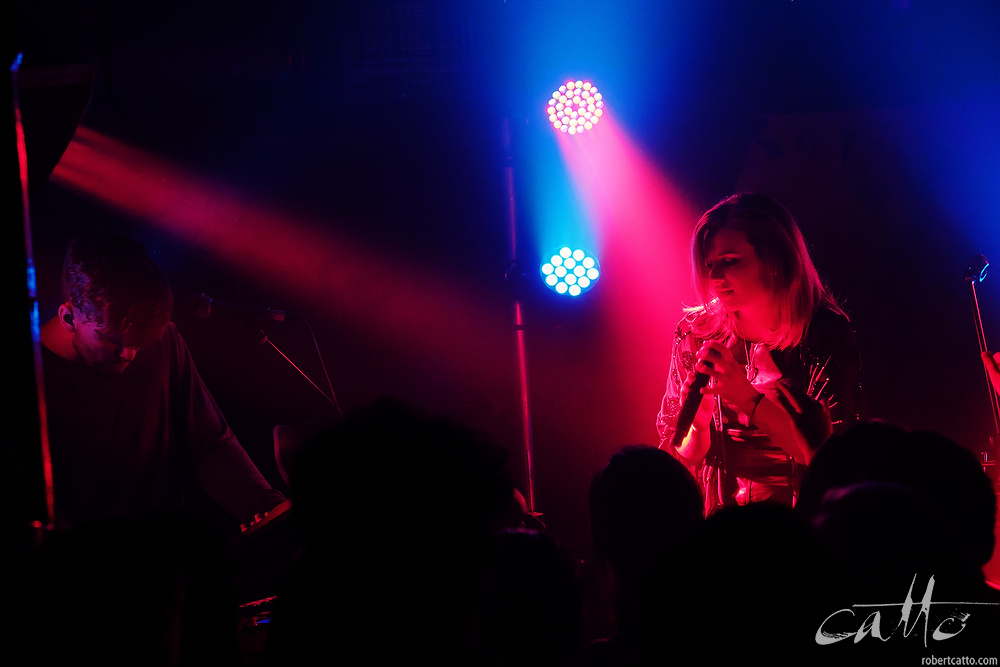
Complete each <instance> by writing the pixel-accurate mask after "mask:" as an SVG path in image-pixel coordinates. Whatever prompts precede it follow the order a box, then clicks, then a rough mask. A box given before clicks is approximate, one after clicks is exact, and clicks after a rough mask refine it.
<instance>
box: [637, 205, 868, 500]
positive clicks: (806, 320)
mask: <svg viewBox="0 0 1000 667" xmlns="http://www.w3.org/2000/svg"><path fill="white" fill-rule="evenodd" d="M691 255H692V261H693V272H694V282H695V286H696V290H697V293H698V297H699V299H700V300H701V305H700V306H697V307H694V308H686V309H685V316H684V318H683V319H682V320H681V322H680V324H679V325H678V327H677V330H676V333H675V336H674V341H673V350H672V353H671V363H670V371H669V376H668V379H667V390H666V394H665V395H664V397H663V402H662V404H661V407H660V412H659V415H658V416H657V420H656V425H657V430H658V431H659V434H660V447H661V448H662V449H666V450H668V451H669V452H670V453H671V454H672V455H673V456H675V457H676V458H677V459H678V460H680V461H681V462H682V463H684V464H686V465H687V466H688V467H689V468H690V469H691V471H692V472H693V473H694V474H695V476H696V478H697V479H698V480H699V482H700V483H701V485H702V490H703V492H704V495H705V512H706V515H707V514H709V513H711V512H713V511H714V510H716V509H718V508H719V507H723V506H728V505H745V504H747V503H750V502H757V501H762V500H772V501H777V502H782V503H785V504H789V505H791V504H793V503H794V501H795V496H796V493H797V491H798V484H799V479H800V476H801V473H802V472H803V471H804V467H805V466H806V465H808V463H809V461H810V459H811V458H812V455H813V452H815V451H816V449H817V448H818V447H819V446H820V445H821V444H822V443H823V442H824V441H825V440H826V438H827V437H829V436H830V435H831V433H833V432H834V431H837V432H839V431H841V430H842V429H845V428H847V427H848V426H850V425H851V424H854V423H856V422H857V421H858V411H859V404H860V375H861V370H860V357H859V354H858V350H857V345H856V343H855V340H854V333H853V331H852V330H851V326H850V323H849V322H848V318H847V316H846V315H845V314H844V311H843V310H841V308H840V306H839V305H838V304H837V302H836V300H835V299H834V298H833V296H832V295H831V294H830V292H829V291H827V289H826V287H825V286H824V285H823V284H822V282H821V281H820V278H819V274H818V273H817V272H816V268H815V266H813V262H812V259H810V257H809V253H808V251H807V250H806V245H805V241H804V240H803V238H802V233H801V232H800V231H799V228H798V226H797V225H796V224H795V220H794V219H793V218H792V216H791V214H790V213H789V212H788V210H787V209H786V208H785V207H784V206H782V205H781V204H779V203H778V202H777V201H775V200H774V199H772V198H771V197H768V196H767V195H763V194H757V193H740V194H735V195H732V196H730V197H727V198H726V199H724V200H722V201H721V202H720V203H719V204H717V205H716V206H714V207H712V208H711V209H709V210H708V211H707V212H706V213H705V214H704V215H703V216H702V217H701V219H700V220H699V222H698V226H697V228H696V229H695V232H694V236H693V238H692V243H691ZM696 373H705V374H707V375H708V376H709V383H708V386H706V387H705V388H704V389H701V390H700V392H701V394H703V396H704V400H701V402H700V405H699V406H698V410H697V413H696V414H695V416H694V420H693V423H692V424H691V426H690V429H689V430H687V432H686V433H678V434H677V437H675V432H676V431H677V417H678V414H679V413H680V411H681V405H682V404H683V403H684V402H685V401H686V400H687V399H688V397H689V395H691V397H692V398H693V399H695V400H697V397H696V395H695V392H697V391H699V390H698V389H697V387H696V388H695V389H694V391H692V383H693V382H695V378H696V375H695V374H696Z"/></svg>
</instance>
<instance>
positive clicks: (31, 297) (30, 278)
mask: <svg viewBox="0 0 1000 667" xmlns="http://www.w3.org/2000/svg"><path fill="white" fill-rule="evenodd" d="M21 59H22V54H20V53H19V54H18V55H17V57H16V58H15V59H14V62H13V64H12V65H11V67H10V78H11V86H12V88H13V99H14V131H15V136H16V140H17V162H18V171H19V175H20V182H21V213H22V221H23V224H24V251H25V260H26V261H25V271H26V275H25V278H26V287H27V293H28V308H29V317H30V319H31V343H32V353H33V360H34V367H35V387H36V390H37V399H38V419H39V435H40V438H39V441H40V442H39V444H40V446H41V455H42V475H43V478H44V485H45V509H46V514H47V519H48V522H47V524H45V525H43V524H42V523H41V522H36V524H35V526H34V527H35V528H36V529H39V530H40V531H45V530H48V531H51V530H52V529H53V528H54V526H55V523H56V503H55V491H54V486H53V482H52V456H51V452H50V450H49V429H48V418H47V411H46V403H45V386H44V382H43V373H42V344H41V328H40V325H39V320H38V289H37V280H36V276H35V252H34V247H33V244H32V240H31V214H30V209H29V205H28V204H29V201H28V200H29V196H28V155H27V150H26V148H25V143H24V125H23V124H22V122H21V105H20V103H19V101H18V91H17V82H18V71H19V70H20V67H21ZM40 537H41V535H39V538H40Z"/></svg>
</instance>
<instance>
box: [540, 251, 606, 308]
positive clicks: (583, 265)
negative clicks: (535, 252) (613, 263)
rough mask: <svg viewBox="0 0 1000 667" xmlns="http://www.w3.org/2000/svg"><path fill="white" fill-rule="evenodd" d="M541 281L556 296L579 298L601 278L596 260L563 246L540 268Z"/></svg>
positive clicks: (582, 252) (584, 253)
mask: <svg viewBox="0 0 1000 667" xmlns="http://www.w3.org/2000/svg"><path fill="white" fill-rule="evenodd" d="M540 270H541V273H542V280H544V281H545V284H546V285H548V287H549V289H551V290H552V291H554V292H556V293H557V294H565V295H568V296H580V295H581V294H583V293H584V292H586V291H587V290H589V289H591V288H592V287H593V286H594V283H596V282H597V279H598V278H600V276H601V268H600V265H599V264H598V263H597V258H596V257H593V256H592V255H588V254H587V253H586V252H584V251H583V250H580V249H579V248H578V249H576V250H573V249H572V248H570V247H569V246H563V247H562V248H560V249H559V252H555V253H553V254H552V256H551V257H549V259H548V261H546V262H544V263H543V264H542V266H541V269H540Z"/></svg>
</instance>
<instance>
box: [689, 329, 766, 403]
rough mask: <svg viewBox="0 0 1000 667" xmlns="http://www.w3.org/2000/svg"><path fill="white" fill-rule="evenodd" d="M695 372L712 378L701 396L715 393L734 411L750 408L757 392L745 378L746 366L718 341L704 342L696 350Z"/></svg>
mask: <svg viewBox="0 0 1000 667" xmlns="http://www.w3.org/2000/svg"><path fill="white" fill-rule="evenodd" d="M697 359H698V361H697V363H696V364H695V367H694V368H695V370H696V371H699V372H702V373H708V375H709V376H711V378H712V379H713V382H710V383H709V386H707V387H705V389H704V390H703V391H702V393H703V394H718V395H719V396H720V397H721V398H722V400H724V401H725V402H726V403H729V404H731V405H733V406H734V407H735V408H736V409H737V410H740V411H742V412H749V411H750V410H752V409H753V405H754V399H756V398H757V394H758V393H760V392H758V391H757V390H756V389H755V388H754V387H753V385H752V384H750V380H748V379H747V376H746V367H745V366H744V365H743V364H741V363H739V362H738V361H736V358H735V357H733V353H732V351H731V350H730V349H729V348H728V347H726V346H725V345H723V344H722V343H720V342H718V341H711V340H710V341H708V342H706V343H705V344H704V345H702V346H701V349H700V350H698V355H697Z"/></svg>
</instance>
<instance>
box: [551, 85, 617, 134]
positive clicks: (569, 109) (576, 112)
mask: <svg viewBox="0 0 1000 667" xmlns="http://www.w3.org/2000/svg"><path fill="white" fill-rule="evenodd" d="M545 114H546V115H547V116H548V117H549V122H550V123H552V127H554V128H556V129H557V130H559V131H560V132H566V133H568V134H578V133H581V132H585V131H586V130H590V129H592V128H593V127H594V125H596V124H597V121H599V120H600V119H601V116H603V115H604V95H603V94H602V93H600V92H598V90H597V86H595V85H593V84H592V83H590V82H589V81H567V82H566V83H565V84H563V85H562V86H559V89H558V90H556V91H554V92H553V93H552V96H551V97H550V98H549V101H548V103H547V104H546V107H545Z"/></svg>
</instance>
